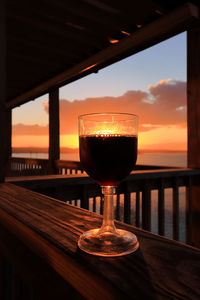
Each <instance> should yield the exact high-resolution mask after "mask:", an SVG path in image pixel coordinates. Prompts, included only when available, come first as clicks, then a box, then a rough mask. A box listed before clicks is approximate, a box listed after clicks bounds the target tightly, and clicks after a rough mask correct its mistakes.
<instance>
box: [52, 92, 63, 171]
mask: <svg viewBox="0 0 200 300" xmlns="http://www.w3.org/2000/svg"><path fill="white" fill-rule="evenodd" d="M59 127H60V122H59V90H58V89H54V90H51V91H50V93H49V160H50V164H51V171H53V172H55V171H56V168H55V166H54V163H55V161H56V160H58V159H60V138H59V135H60V130H59Z"/></svg>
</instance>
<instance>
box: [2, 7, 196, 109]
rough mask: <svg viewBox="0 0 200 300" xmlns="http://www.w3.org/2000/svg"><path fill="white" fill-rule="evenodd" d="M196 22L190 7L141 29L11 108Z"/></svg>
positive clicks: (31, 93)
mask: <svg viewBox="0 0 200 300" xmlns="http://www.w3.org/2000/svg"><path fill="white" fill-rule="evenodd" d="M196 20H199V9H198V7H196V6H194V5H192V4H190V3H187V4H185V5H184V6H182V7H180V8H178V9H176V10H174V11H172V12H171V13H169V14H167V15H163V16H161V17H160V18H159V19H157V20H156V21H154V22H152V23H150V24H148V25H146V26H144V27H143V28H141V29H138V31H136V32H135V33H133V34H131V35H130V36H128V37H125V38H123V39H122V40H121V41H120V42H119V43H117V44H114V45H111V46H109V47H107V48H106V49H104V50H102V51H100V52H98V53H97V54H95V55H93V56H91V57H89V58H88V59H86V60H84V61H83V62H81V63H79V64H77V65H75V66H73V67H72V68H70V69H67V70H66V71H64V72H63V73H61V74H58V75H56V76H55V77H53V78H51V79H49V80H47V81H46V82H43V83H41V84H39V85H38V86H36V87H35V88H33V89H32V90H30V91H28V92H26V93H24V94H22V95H20V96H18V97H16V98H14V99H12V100H10V101H9V102H8V103H7V107H16V106H18V105H21V104H23V103H25V102H27V101H29V100H33V99H34V98H35V97H38V96H41V95H43V94H45V93H46V92H48V91H49V90H50V89H51V88H52V87H60V86H63V85H65V84H67V83H70V82H72V81H74V80H76V79H79V78H81V77H84V76H86V75H88V74H90V73H93V72H97V71H98V70H100V69H102V68H104V67H106V66H108V65H110V64H112V63H114V62H117V61H119V60H121V59H123V58H125V57H128V56H130V55H132V54H134V53H137V52H139V51H141V50H144V49H146V48H148V47H150V46H153V45H154V44H156V43H158V42H161V41H163V40H165V39H167V38H170V37H172V36H174V35H176V34H178V33H180V32H183V31H184V30H186V29H188V28H189V27H191V23H192V22H196Z"/></svg>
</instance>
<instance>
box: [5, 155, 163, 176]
mask: <svg viewBox="0 0 200 300" xmlns="http://www.w3.org/2000/svg"><path fill="white" fill-rule="evenodd" d="M53 168H54V170H56V174H60V175H72V174H83V173H84V170H83V168H82V166H81V163H80V162H79V161H66V160H56V161H55V162H54V164H53ZM135 169H136V170H154V169H166V167H165V166H147V165H137V166H136V168H135ZM46 174H52V168H51V166H50V162H49V160H48V159H38V158H36V159H34V158H24V157H12V158H11V159H10V162H9V170H8V174H7V175H8V176H34V175H46Z"/></svg>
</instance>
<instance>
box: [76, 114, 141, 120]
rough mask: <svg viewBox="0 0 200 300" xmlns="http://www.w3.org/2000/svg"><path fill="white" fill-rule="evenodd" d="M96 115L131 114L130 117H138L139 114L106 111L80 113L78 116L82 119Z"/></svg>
mask: <svg viewBox="0 0 200 300" xmlns="http://www.w3.org/2000/svg"><path fill="white" fill-rule="evenodd" d="M95 115H98V116H100V115H102V116H104V115H105V116H109V115H121V116H123V115H124V116H130V117H135V118H137V119H138V116H137V115H135V114H131V113H118V112H104V113H89V114H82V115H79V116H78V118H79V119H81V118H83V117H87V116H95Z"/></svg>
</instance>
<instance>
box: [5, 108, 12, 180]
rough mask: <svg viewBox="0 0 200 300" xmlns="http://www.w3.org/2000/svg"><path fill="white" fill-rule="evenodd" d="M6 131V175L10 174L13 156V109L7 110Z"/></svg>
mask: <svg viewBox="0 0 200 300" xmlns="http://www.w3.org/2000/svg"><path fill="white" fill-rule="evenodd" d="M5 133H6V145H5V155H6V176H9V175H10V158H11V156H12V109H7V110H6V121H5Z"/></svg>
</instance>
